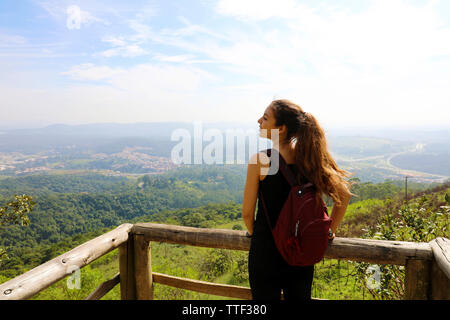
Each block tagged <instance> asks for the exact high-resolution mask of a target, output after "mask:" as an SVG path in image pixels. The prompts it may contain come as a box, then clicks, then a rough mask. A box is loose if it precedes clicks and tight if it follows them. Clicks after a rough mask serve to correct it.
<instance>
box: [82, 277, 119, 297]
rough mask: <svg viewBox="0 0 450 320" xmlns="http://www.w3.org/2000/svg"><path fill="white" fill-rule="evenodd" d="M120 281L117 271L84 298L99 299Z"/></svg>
mask: <svg viewBox="0 0 450 320" xmlns="http://www.w3.org/2000/svg"><path fill="white" fill-rule="evenodd" d="M118 283H120V274H119V273H117V274H116V275H115V276H114V277H113V278H112V279H110V280H107V281H105V282H103V283H102V284H100V285H99V286H98V287H97V289H95V290H94V291H93V292H92V293H91V294H90V295H89V296H88V297H87V298H86V299H85V300H100V299H101V298H103V297H104V296H105V294H107V293H108V292H110V291H111V290H112V289H113V288H114V287H115V286H116V285H117V284H118Z"/></svg>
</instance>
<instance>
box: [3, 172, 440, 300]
mask: <svg viewBox="0 0 450 320" xmlns="http://www.w3.org/2000/svg"><path fill="white" fill-rule="evenodd" d="M353 182H354V184H353V186H352V192H353V193H354V194H356V195H357V196H355V197H353V198H352V199H351V204H350V205H349V207H348V210H347V213H346V216H345V219H344V221H343V223H342V225H341V227H340V229H339V230H338V234H337V235H338V236H346V237H366V236H368V234H369V230H374V229H376V226H377V224H378V223H379V221H380V219H382V217H383V214H384V213H385V212H386V210H391V211H393V212H395V211H398V210H400V208H401V206H402V205H403V202H404V200H405V199H404V189H403V185H402V182H401V181H400V182H392V181H386V182H384V183H378V184H373V183H369V182H364V183H362V182H360V181H358V179H353ZM244 183H245V168H244V167H243V166H224V167H217V166H216V167H208V166H206V167H191V168H179V169H178V170H176V171H172V172H168V173H167V174H163V175H157V176H150V175H147V176H142V177H140V178H137V179H136V178H133V179H129V178H125V177H105V176H101V175H94V174H87V175H70V176H69V175H40V176H27V177H15V178H7V179H2V180H0V192H1V195H2V196H1V198H0V204H2V203H4V202H6V201H7V200H8V199H9V198H10V197H11V196H12V195H13V194H15V193H26V194H29V195H31V196H33V199H34V201H35V202H36V205H35V207H34V210H33V212H32V213H31V214H30V215H29V218H30V225H29V226H27V227H23V226H18V225H7V226H1V227H0V247H5V248H6V249H7V251H8V256H9V259H7V260H5V261H3V262H2V264H1V265H0V282H3V281H5V280H6V279H8V278H12V277H15V276H17V275H19V274H21V273H23V272H25V271H27V270H29V269H31V268H33V267H35V266H37V265H39V264H42V263H44V262H45V261H48V260H50V259H52V258H53V257H55V256H57V255H59V254H62V253H63V252H66V251H68V250H70V249H72V248H74V247H76V246H77V245H79V244H81V243H83V242H86V241H87V240H90V239H92V238H94V237H96V236H98V235H100V234H102V233H104V232H106V231H108V230H110V229H112V228H114V227H116V226H118V225H120V224H122V223H125V222H129V223H135V222H156V223H168V224H179V225H185V226H193V227H200V228H201V227H208V228H233V229H244V228H245V226H244V224H243V221H242V218H241V203H242V192H243V186H244ZM431 187H434V189H432V188H431ZM409 188H410V189H409V190H410V194H409V201H410V202H411V203H413V202H414V201H415V200H413V198H414V199H415V198H420V196H422V195H421V194H416V195H414V194H415V193H418V192H419V190H421V191H420V192H422V193H424V194H427V195H428V196H429V197H430V200H429V204H427V206H428V207H427V208H428V209H427V210H431V211H432V212H435V211H436V210H439V207H440V206H442V205H444V204H445V201H444V200H443V199H444V195H445V194H446V193H448V185H447V184H443V185H439V186H435V185H433V186H431V185H426V184H411V185H410V186H409ZM411 189H412V190H413V191H411ZM20 191H23V192H20ZM330 205H331V203H330ZM431 211H430V212H431ZM447 230H448V229H447ZM441 231H442V232H447V231H445V230H441ZM373 234H374V233H373ZM373 234H372V235H373ZM152 252H153V254H154V255H155V258H154V260H153V266H154V270H155V271H157V272H165V273H168V274H173V275H179V276H185V277H190V278H195V279H203V280H208V281H219V282H221V281H222V282H226V283H232V284H239V285H248V279H247V274H246V272H247V271H246V270H247V269H246V268H247V266H246V259H247V257H246V253H243V252H230V251H227V250H209V251H208V250H207V249H205V248H203V249H202V248H191V247H187V246H176V245H168V244H155V245H154V249H153V250H152ZM116 258H117V256H116V253H111V254H109V255H107V256H106V257H104V258H101V259H100V260H99V261H97V262H95V263H94V264H93V265H92V266H89V267H87V268H85V269H83V274H84V275H83V279H85V280H86V281H87V279H90V278H92V284H88V283H87V282H84V283H85V286H86V287H84V289H83V290H81V291H77V292H74V291H70V290H68V289H67V288H66V287H64V283H63V282H60V283H59V284H58V285H55V286H54V287H53V289H48V290H46V292H43V293H42V294H40V295H38V296H37V297H36V298H49V297H51V299H54V298H57V299H68V298H78V299H79V298H80V297H81V296H82V295H83V294H85V293H87V294H88V293H89V292H90V291H92V290H94V289H95V284H98V283H100V282H102V281H100V280H101V278H102V277H107V276H109V275H110V276H112V275H113V274H111V273H113V272H117V270H118V269H117V259H116ZM337 265H338V266H340V267H339V268H341V269H340V270H341V271H342V272H343V270H346V272H347V274H348V277H347V279H346V282H348V278H349V277H350V278H351V279H353V280H352V281H353V282H354V284H353V287H352V290H350V289H348V288H347V289H345V288H344V285H343V284H341V282H340V281H341V280H342V279H341V280H336V282H335V284H336V285H337V286H338V287H339V288H338V289H339V290H340V291H339V290H338V289H337V288H334V287H333V288H334V289H333V290H335V289H336V290H338V291H336V290H335V291H331V292H328V291H327V289H325V288H326V287H327V286H326V285H325V283H326V281H329V280H330V279H332V278H333V277H335V271H333V270H334V268H335V267H336V266H337ZM186 266H187V267H186ZM321 268H322V269H320V268H319V269H318V271H317V273H316V274H317V277H318V278H320V279H321V280H318V281H316V284H315V287H314V288H315V291H316V294H317V295H320V296H323V297H329V298H333V299H334V298H339V297H341V298H342V297H343V296H348V297H353V298H355V297H357V298H361V296H359V293H357V292H358V291H357V290H355V289H354V288H357V284H356V282H355V281H357V277H356V271H355V270H356V269H355V267H354V266H353V265H352V264H348V263H347V264H346V265H344V264H339V263H338V262H336V261H326V262H324V264H322V267H321ZM324 268H325V269H324ZM327 279H328V280H327ZM104 280H107V279H106V278H105V279H104ZM104 280H103V281H104ZM99 281H100V282H99ZM342 281H343V280H342ZM85 290H86V292H85ZM89 290H90V291H89ZM174 290H175V289H170V288H165V287H164V286H158V289H157V291H156V293H157V294H158V295H159V298H169V296H171V295H175V297H178V298H183V297H184V298H186V297H187V298H199V297H200V298H201V297H203V298H205V296H201V295H200V296H199V295H196V294H193V293H189V292H187V291H183V290H178V291H177V290H175V291H174ZM114 292H115V293H114ZM317 292H318V293H317ZM327 292H328V293H327ZM339 292H341V293H340V294H338V293H339ZM87 294H86V295H87ZM106 298H111V299H113V298H119V293H118V291H117V289H116V291H113V292H111V294H110V295H109V296H107V297H106ZM208 298H210V297H208ZM366 298H367V297H366Z"/></svg>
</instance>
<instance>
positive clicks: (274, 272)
mask: <svg viewBox="0 0 450 320" xmlns="http://www.w3.org/2000/svg"><path fill="white" fill-rule="evenodd" d="M258 123H259V125H260V129H261V131H260V136H261V137H263V138H267V139H271V140H272V148H273V149H276V150H277V151H278V153H279V155H280V156H281V157H282V158H283V159H284V160H285V162H286V163H287V164H288V166H289V168H290V169H291V170H292V171H293V172H294V174H296V175H297V180H298V181H299V183H307V182H311V183H312V184H314V186H315V187H316V190H317V192H318V194H319V195H327V196H329V197H331V198H332V199H333V203H334V206H333V209H332V212H331V218H332V224H331V231H332V233H331V234H330V239H332V238H334V234H335V232H336V229H337V227H338V226H339V224H340V222H341V221H342V218H343V217H344V214H345V210H346V208H347V205H348V202H349V200H350V197H351V193H350V191H349V183H348V182H347V181H346V180H345V178H346V177H347V176H348V173H347V172H346V171H344V170H342V169H339V168H338V166H337V165H336V162H335V161H334V160H333V158H332V157H331V155H330V153H329V151H328V149H327V144H326V138H325V134H324V131H323V129H322V128H321V127H320V125H319V123H318V122H317V120H316V119H315V118H314V116H313V115H311V114H310V113H306V112H304V111H303V110H302V108H301V107H300V106H298V105H297V104H295V103H293V102H291V101H289V100H275V101H273V102H272V103H271V104H270V105H269V106H268V107H267V108H266V110H265V111H264V115H263V116H262V117H261V118H260V119H259V120H258ZM272 130H277V131H272ZM273 132H275V133H276V132H278V134H277V135H274V136H273V137H272V133H273ZM270 165H271V162H270V158H269V157H268V156H267V154H266V153H265V152H259V153H256V154H254V155H253V156H252V157H251V158H250V161H249V165H248V169H247V180H246V183H245V189H244V197H243V205H242V217H243V219H244V222H245V225H246V226H247V229H248V236H251V245H250V251H249V258H248V272H249V281H250V288H251V291H252V296H253V299H278V300H279V299H280V298H281V290H283V295H284V298H285V299H286V300H291V299H292V300H294V299H305V300H308V299H310V298H311V285H312V280H313V274H314V265H311V266H290V265H288V264H287V263H286V261H285V260H284V259H283V258H282V257H281V255H280V254H279V253H278V250H277V248H276V246H275V242H274V240H273V236H272V233H271V230H270V227H269V225H268V222H267V219H266V217H265V216H264V215H265V213H264V210H263V208H262V204H261V201H258V212H257V215H256V220H255V208H256V200H257V198H258V189H259V188H261V191H262V194H263V196H264V199H265V202H266V206H267V210H268V212H269V217H270V220H271V222H272V225H273V226H274V225H275V223H276V220H277V217H278V214H279V212H280V211H281V209H282V206H283V204H284V202H285V200H286V199H287V197H288V194H289V191H290V185H289V184H288V182H287V181H286V179H285V178H284V176H283V175H282V173H281V170H278V171H277V172H276V174H268V173H269V169H270ZM271 172H272V171H271Z"/></svg>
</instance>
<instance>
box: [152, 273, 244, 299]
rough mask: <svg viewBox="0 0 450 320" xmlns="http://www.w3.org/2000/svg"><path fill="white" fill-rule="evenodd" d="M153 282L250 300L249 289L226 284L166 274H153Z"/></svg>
mask: <svg viewBox="0 0 450 320" xmlns="http://www.w3.org/2000/svg"><path fill="white" fill-rule="evenodd" d="M152 275H153V282H154V283H160V284H164V285H167V286H171V287H175V288H180V289H186V290H192V291H196V292H201V293H206V294H212V295H216V296H222V297H229V298H237V299H246V300H251V298H252V293H251V291H250V288H247V287H240V286H233V285H228V284H220V283H212V282H206V281H200V280H192V279H186V278H180V277H174V276H169V275H167V274H162V273H157V272H153V273H152Z"/></svg>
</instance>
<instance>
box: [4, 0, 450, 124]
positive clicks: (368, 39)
mask: <svg viewBox="0 0 450 320" xmlns="http://www.w3.org/2000/svg"><path fill="white" fill-rule="evenodd" d="M448 39H450V3H449V2H448V1H435V0H391V1H384V0H379V1H377V0H362V1H358V2H357V3H356V4H355V2H354V1H353V2H352V1H340V2H339V3H337V2H336V1H332V0H328V1H321V2H320V3H317V2H316V1H313V0H305V1H294V0H282V1H281V0H280V1H277V2H274V1H269V0H259V1H256V0H255V1H254V0H251V1H245V2H244V3H243V2H241V1H237V0H205V1H199V2H195V3H194V2H190V1H189V2H188V1H177V2H172V1H171V2H170V3H167V2H166V1H156V0H155V1H149V0H135V1H129V2H127V3H124V2H123V1H119V0H115V1H111V0H99V1H95V2H93V1H88V0H23V1H20V2H17V1H13V0H4V1H2V2H1V3H0V70H2V71H1V72H0V114H1V117H0V130H1V129H10V128H18V127H44V126H47V125H51V124H55V123H64V124H84V123H138V122H166V121H182V122H192V121H203V122H219V121H221V122H222V121H225V122H242V123H253V122H254V123H256V120H257V119H258V118H259V117H260V116H261V114H262V112H263V111H264V109H265V108H266V106H267V105H268V104H269V103H270V101H271V100H273V99H274V98H288V99H291V100H293V101H294V102H296V103H298V104H300V105H301V106H302V107H303V108H304V110H305V111H308V112H311V113H313V114H314V115H315V116H316V117H317V118H318V119H319V121H320V122H321V123H322V124H323V125H324V126H326V127H332V128H344V127H361V128H363V127H373V128H375V127H396V126H398V127H402V128H403V127H420V128H423V127H428V128H433V127H435V128H448V127H450V95H449V88H450V77H449V74H450V42H449V41H448Z"/></svg>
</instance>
